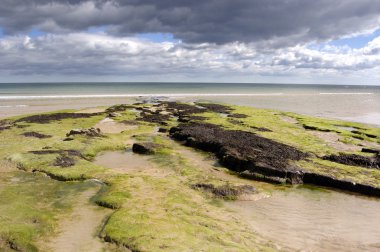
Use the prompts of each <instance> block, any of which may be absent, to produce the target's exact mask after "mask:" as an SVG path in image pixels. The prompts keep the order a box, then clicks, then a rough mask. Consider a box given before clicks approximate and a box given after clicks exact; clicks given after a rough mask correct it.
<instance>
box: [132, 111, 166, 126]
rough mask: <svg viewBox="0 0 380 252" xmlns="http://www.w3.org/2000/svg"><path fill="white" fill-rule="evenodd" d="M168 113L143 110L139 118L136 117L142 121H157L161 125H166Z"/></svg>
mask: <svg viewBox="0 0 380 252" xmlns="http://www.w3.org/2000/svg"><path fill="white" fill-rule="evenodd" d="M169 118H170V116H169V115H163V114H148V113H145V112H141V113H140V118H137V120H139V121H144V122H150V123H157V124H161V125H165V124H166V125H167V123H166V122H165V121H167V120H169Z"/></svg>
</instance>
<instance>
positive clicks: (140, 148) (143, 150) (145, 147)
mask: <svg viewBox="0 0 380 252" xmlns="http://www.w3.org/2000/svg"><path fill="white" fill-rule="evenodd" d="M158 147H159V145H158V144H155V143H150V142H145V143H134V144H133V146H132V151H133V152H135V153H139V154H154V153H155V152H156V149H157V148H158Z"/></svg>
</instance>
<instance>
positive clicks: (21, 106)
mask: <svg viewBox="0 0 380 252" xmlns="http://www.w3.org/2000/svg"><path fill="white" fill-rule="evenodd" d="M13 107H15V108H23V107H29V106H28V105H24V104H20V105H0V108H13Z"/></svg>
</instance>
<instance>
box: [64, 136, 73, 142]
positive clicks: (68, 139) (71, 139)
mask: <svg viewBox="0 0 380 252" xmlns="http://www.w3.org/2000/svg"><path fill="white" fill-rule="evenodd" d="M73 140H74V138H72V137H66V138H64V139H63V141H65V142H66V141H73Z"/></svg>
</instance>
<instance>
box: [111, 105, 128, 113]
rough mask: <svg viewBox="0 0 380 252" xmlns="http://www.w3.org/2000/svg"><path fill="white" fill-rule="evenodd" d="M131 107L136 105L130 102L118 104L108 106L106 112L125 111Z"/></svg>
mask: <svg viewBox="0 0 380 252" xmlns="http://www.w3.org/2000/svg"><path fill="white" fill-rule="evenodd" d="M130 108H134V106H132V105H129V104H118V105H114V106H111V107H109V108H107V109H106V113H114V112H123V111H125V110H127V109H130Z"/></svg>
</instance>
